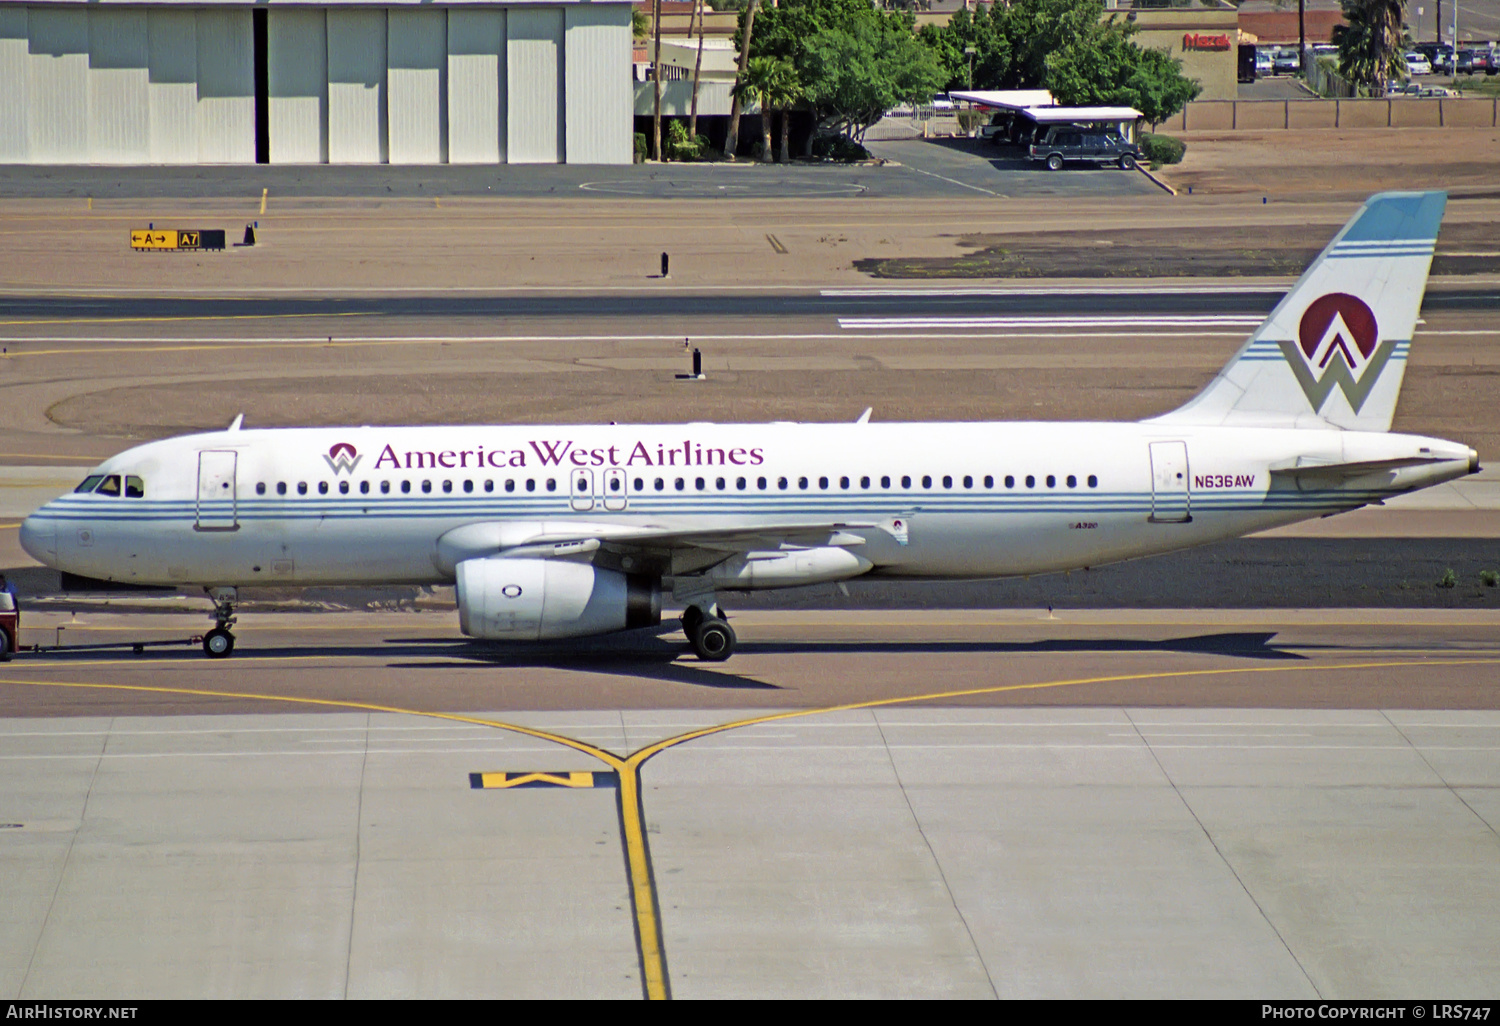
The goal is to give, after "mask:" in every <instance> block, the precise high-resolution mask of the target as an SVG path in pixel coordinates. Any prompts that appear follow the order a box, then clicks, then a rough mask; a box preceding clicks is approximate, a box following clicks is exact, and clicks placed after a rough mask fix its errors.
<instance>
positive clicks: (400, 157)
mask: <svg viewBox="0 0 1500 1026" xmlns="http://www.w3.org/2000/svg"><path fill="white" fill-rule="evenodd" d="M386 17H387V19H388V29H387V39H388V52H387V54H386V61H387V67H386V80H387V90H388V95H389V97H390V101H389V124H390V139H391V141H390V161H391V163H392V164H441V163H443V162H445V161H446V160H447V159H448V145H447V144H448V113H447V111H446V110H445V109H444V107H445V104H444V102H443V100H444V94H445V90H444V88H443V79H444V77H445V75H444V73H445V71H446V70H447V69H446V68H445V65H446V64H447V58H448V11H447V10H446V9H445V8H441V7H438V8H432V7H427V8H422V9H419V10H402V9H400V8H396V7H393V8H391V9H390V11H389V12H388V13H387V16H386Z"/></svg>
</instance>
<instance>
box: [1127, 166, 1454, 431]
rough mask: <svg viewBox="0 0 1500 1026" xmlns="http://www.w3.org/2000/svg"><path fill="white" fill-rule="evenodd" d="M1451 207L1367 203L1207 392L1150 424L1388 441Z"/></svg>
mask: <svg viewBox="0 0 1500 1026" xmlns="http://www.w3.org/2000/svg"><path fill="white" fill-rule="evenodd" d="M1447 200H1448V195H1447V193H1443V192H1383V193H1380V194H1378V195H1375V196H1372V197H1370V198H1369V199H1368V200H1367V201H1366V202H1365V205H1364V206H1362V207H1361V208H1360V209H1359V212H1358V213H1356V214H1355V215H1354V217H1353V218H1351V219H1350V221H1349V223H1348V224H1346V225H1344V227H1343V230H1342V231H1340V232H1339V233H1338V234H1337V235H1335V236H1334V237H1333V241H1332V242H1330V243H1329V244H1328V248H1327V249H1325V250H1323V252H1322V254H1320V255H1319V256H1318V258H1317V259H1316V260H1314V261H1313V263H1312V266H1311V267H1309V268H1308V269H1307V271H1306V272H1305V273H1304V274H1303V275H1302V277H1301V278H1300V279H1298V281H1297V284H1296V285H1295V286H1293V287H1292V290H1291V291H1290V292H1288V293H1287V294H1286V297H1285V298H1283V299H1282V301H1281V302H1280V303H1279V304H1278V305H1277V307H1276V309H1275V310H1273V311H1272V312H1271V316H1270V317H1267V318H1266V320H1265V323H1264V324H1262V325H1261V326H1260V327H1259V328H1257V329H1256V331H1255V334H1253V335H1251V336H1250V340H1249V341H1248V342H1246V343H1245V345H1244V346H1243V347H1242V348H1241V349H1240V351H1239V352H1238V353H1236V354H1235V356H1234V359H1232V360H1230V361H1229V363H1228V364H1227V365H1226V366H1225V367H1224V369H1223V370H1221V371H1220V372H1219V374H1218V376H1217V377H1215V378H1214V380H1213V381H1211V382H1210V383H1209V384H1208V387H1207V388H1205V389H1204V390H1203V391H1202V392H1200V393H1199V394H1198V395H1197V397H1196V398H1194V399H1193V400H1192V401H1191V402H1189V403H1188V404H1187V405H1186V406H1183V407H1182V408H1181V409H1178V410H1174V411H1173V412H1171V413H1168V414H1166V415H1164V416H1162V417H1157V418H1154V419H1153V421H1152V422H1153V423H1168V424H1203V425H1216V424H1225V425H1229V424H1234V425H1246V426H1248V425H1265V426H1277V427H1292V426H1302V425H1306V426H1308V427H1328V426H1329V425H1333V426H1335V427H1341V428H1349V429H1352V430H1357V431H1389V430H1390V428H1391V418H1392V416H1394V414H1395V412H1396V399H1397V397H1398V396H1399V395H1400V393H1401V379H1402V377H1403V376H1404V375H1405V373H1406V356H1407V352H1408V350H1409V349H1410V348H1411V336H1412V330H1413V329H1414V328H1415V327H1416V323H1417V313H1418V311H1419V310H1420V309H1421V306H1422V294H1423V293H1424V292H1425V291H1426V288H1427V272H1428V269H1429V268H1430V267H1431V266H1432V250H1433V247H1434V246H1435V245H1436V244H1437V233H1438V226H1439V224H1440V223H1441V222H1442V219H1443V207H1444V205H1445V204H1446V203H1447Z"/></svg>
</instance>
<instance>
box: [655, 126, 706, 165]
mask: <svg viewBox="0 0 1500 1026" xmlns="http://www.w3.org/2000/svg"><path fill="white" fill-rule="evenodd" d="M666 124H667V131H666V138H665V139H663V140H662V144H661V148H662V149H664V150H666V151H667V159H668V160H702V159H703V155H704V153H706V152H707V150H708V137H707V136H705V135H703V134H702V133H701V132H700V133H699V134H698V136H697V137H696V138H693V139H689V138H688V130H687V125H685V124H683V123H682V122H681V121H679V120H677V119H676V118H673V119H672V120H670V121H668V122H667V123H666Z"/></svg>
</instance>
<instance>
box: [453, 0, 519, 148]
mask: <svg viewBox="0 0 1500 1026" xmlns="http://www.w3.org/2000/svg"><path fill="white" fill-rule="evenodd" d="M505 20H506V19H505V11H503V10H487V9H480V10H465V9H464V8H460V7H450V8H448V163H450V164H503V163H505V155H506V146H507V143H508V139H507V131H506V111H505V108H506V103H507V102H508V101H507V96H508V90H507V82H506V74H507V72H506V67H507V65H506V45H505Z"/></svg>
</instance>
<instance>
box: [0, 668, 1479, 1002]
mask: <svg viewBox="0 0 1500 1026" xmlns="http://www.w3.org/2000/svg"><path fill="white" fill-rule="evenodd" d="M1494 665H1500V658H1485V659H1402V660H1385V661H1370V662H1357V663H1334V664H1322V665H1320V664H1315V663H1313V664H1301V665H1294V666H1288V665H1285V664H1278V665H1276V666H1235V667H1225V668H1221V669H1202V670H1172V671H1156V672H1148V673H1123V674H1112V675H1107V676H1102V677H1078V678H1072V679H1066V680H1052V681H1038V682H1035V683H1031V684H998V685H992V686H989V687H982V688H964V689H960V690H955V691H938V692H931V693H929V694H923V695H905V696H901V697H898V698H879V699H872V700H870V701H865V702H846V703H844V704H842V705H833V706H825V707H820V708H814V709H799V710H793V711H791V712H779V713H769V714H767V715H764V716H752V717H749V718H746V719H742V720H734V721H731V722H729V723H721V724H718V725H716V726H711V727H702V728H699V729H697V730H690V731H686V732H685V733H682V734H678V735H676V736H675V737H670V738H666V739H665V740H662V741H657V742H655V743H653V744H649V745H646V746H645V747H643V748H640V749H637V750H636V751H634V752H632V753H631V754H630V755H629V756H627V757H625V758H621V757H620V756H619V755H617V754H616V753H614V752H611V751H609V750H608V749H605V748H600V747H599V746H597V745H591V744H588V743H587V742H584V741H578V740H575V739H574V738H570V737H567V736H566V735H563V734H554V733H552V732H550V731H545V730H537V729H536V728H534V727H523V726H521V725H520V724H516V723H507V722H504V721H502V720H487V719H483V718H481V717H478V716H465V715H462V714H459V713H444V712H428V711H424V710H421V709H405V708H401V707H398V706H388V705H376V704H374V703H371V702H352V701H347V700H343V699H336V698H302V697H298V696H292V695H263V694H253V693H246V692H236V691H210V690H207V689H203V688H171V687H153V686H146V685H139V684H95V683H86V682H82V681H31V680H17V679H14V678H0V684H12V685H17V686H20V687H41V688H78V689H89V690H101V691H130V692H137V693H146V694H168V695H197V696H200V697H204V698H238V699H245V700H250V701H261V702H286V703H290V704H294V705H315V706H324V707H329V708H340V709H361V710H365V711H369V712H383V713H397V714H400V715H406V716H425V717H429V718H431V719H439V720H449V721H451V722H455V723H469V724H474V725H477V726H483V727H494V728H496V729H498V730H507V731H511V732H513V733H517V734H521V735H524V736H526V737H532V738H537V739H538V740H542V741H550V742H552V743H553V744H559V745H563V746H565V747H567V748H572V749H573V750H575V751H578V752H583V753H584V754H586V755H591V756H593V757H594V758H596V759H598V760H599V761H601V762H603V763H605V764H606V765H608V766H610V767H611V768H612V769H614V770H616V771H617V772H618V773H619V775H620V792H619V795H620V804H619V809H620V827H621V835H622V836H623V838H624V843H625V855H626V864H627V866H628V867H629V873H630V893H631V900H632V903H633V904H634V906H635V919H636V930H637V934H638V936H639V938H640V956H641V970H642V974H643V977H644V978H643V980H642V983H643V985H644V988H645V991H646V997H647V998H648V999H649V1000H653V1001H659V1000H664V999H666V998H667V997H669V996H670V992H669V990H668V982H667V974H666V959H665V957H664V952H663V950H662V942H661V921H660V918H659V916H658V915H657V910H656V892H655V888H654V886H653V884H652V880H651V862H650V858H649V856H648V854H647V852H648V848H647V842H646V829H645V823H644V822H643V819H642V803H641V790H640V768H641V766H642V765H643V764H644V763H645V762H646V761H647V760H648V759H651V758H652V757H653V756H656V755H659V754H660V753H662V752H664V751H666V750H667V749H669V748H673V747H676V746H677V745H681V744H685V743H687V742H689V741H694V740H697V739H698V738H703V737H709V736H711V735H713V734H721V733H724V732H725V731H729V730H735V729H737V728H740V727H750V726H756V725H759V724H763V723H773V722H776V721H779V720H790V719H798V718H801V717H806V716H817V715H820V714H822V713H831V712H848V711H850V710H855V709H877V708H883V707H886V706H895V705H912V704H916V703H919V702H940V701H947V700H951V699H955V698H972V697H975V696H978V695H996V694H1003V693H1005V692H1011V691H1040V690H1046V689H1051V688H1064V687H1078V686H1081V685H1087V684H1112V683H1122V682H1131V681H1147V680H1169V679H1172V678H1180V677H1217V676H1227V675H1231V674H1249V673H1299V672H1308V671H1316V672H1324V671H1337V670H1373V669H1390V668H1397V667H1407V666H1411V667H1417V666H1443V667H1447V666H1494Z"/></svg>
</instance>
